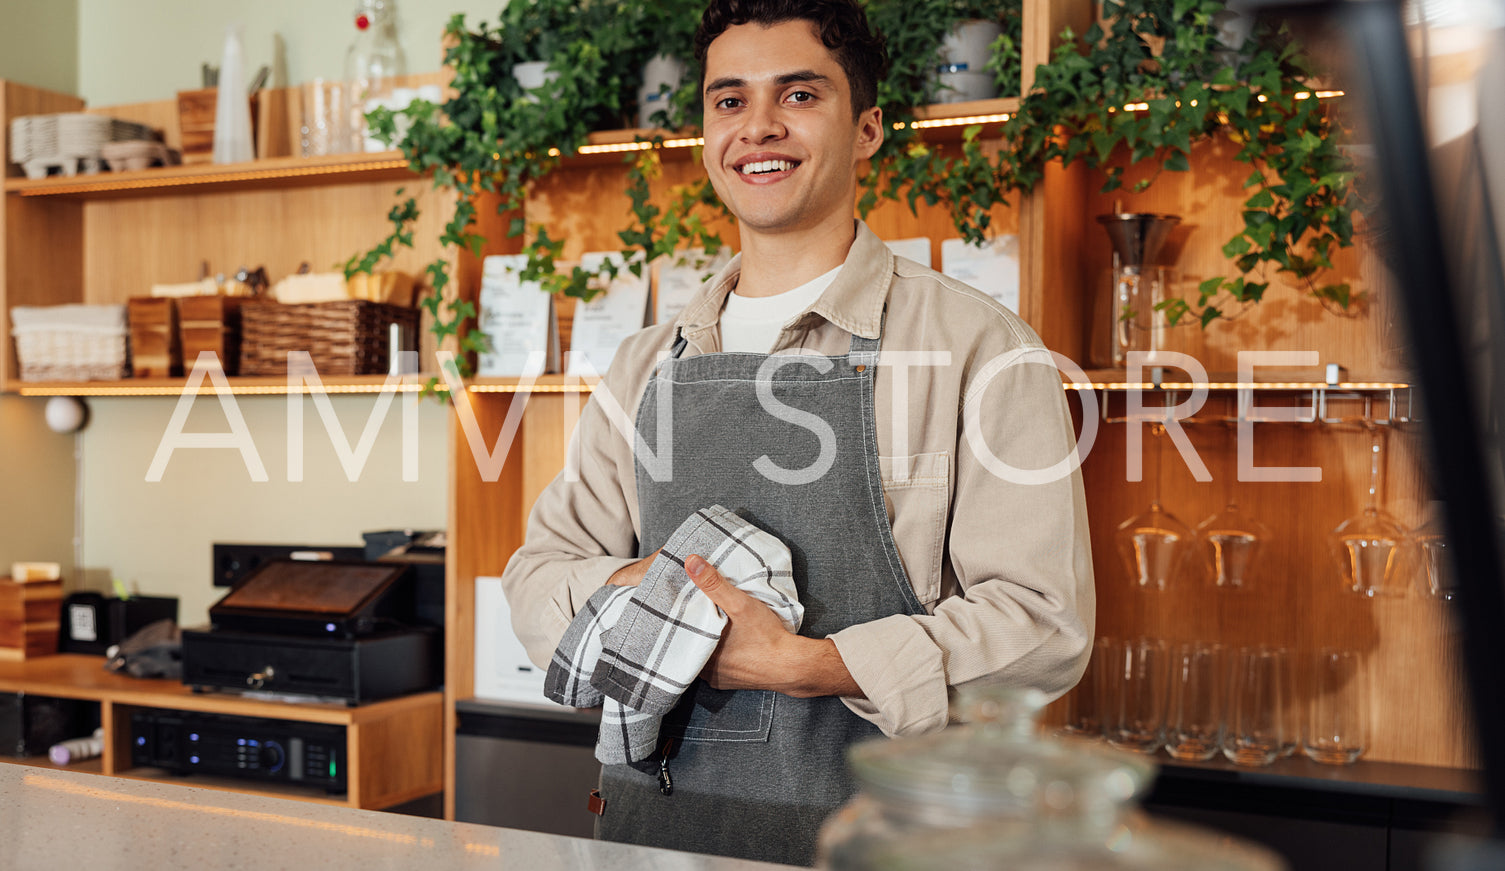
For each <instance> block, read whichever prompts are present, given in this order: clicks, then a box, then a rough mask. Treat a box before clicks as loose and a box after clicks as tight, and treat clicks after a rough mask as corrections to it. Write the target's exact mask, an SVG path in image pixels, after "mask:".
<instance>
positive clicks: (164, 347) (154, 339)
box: [127, 296, 183, 378]
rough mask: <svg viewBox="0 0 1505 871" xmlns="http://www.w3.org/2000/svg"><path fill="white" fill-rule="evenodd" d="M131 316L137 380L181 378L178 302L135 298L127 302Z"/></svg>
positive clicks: (162, 298)
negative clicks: (172, 376)
mask: <svg viewBox="0 0 1505 871" xmlns="http://www.w3.org/2000/svg"><path fill="white" fill-rule="evenodd" d="M127 317H128V318H129V320H130V325H131V374H132V375H133V376H135V377H137V378H165V377H167V376H169V375H181V374H182V373H183V358H182V356H181V355H180V354H179V352H178V307H177V300H175V299H173V298H171V297H161V298H157V297H147V296H138V297H134V298H132V299H131V300H130V301H129V302H128V303H127Z"/></svg>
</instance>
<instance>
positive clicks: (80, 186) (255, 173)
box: [6, 159, 408, 197]
mask: <svg viewBox="0 0 1505 871" xmlns="http://www.w3.org/2000/svg"><path fill="white" fill-rule="evenodd" d="M407 166H408V162H407V161H406V160H403V159H387V160H373V161H365V162H354V163H337V164H332V165H325V166H288V167H278V168H273V169H247V170H240V171H230V172H216V173H211V174H206V175H182V174H180V173H179V172H177V171H174V170H172V169H165V170H164V169H148V170H141V172H146V173H152V174H153V175H152V177H149V178H111V177H110V175H111V174H110V173H101V174H100V175H99V176H97V177H94V178H92V179H90V180H89V181H76V180H74V179H68V180H66V181H65V180H63V179H60V178H57V177H53V178H49V179H43V180H40V182H41V183H40V184H39V183H37V182H36V181H33V180H31V179H16V180H14V181H12V182H8V183H7V184H6V187H8V188H12V189H19V191H20V193H21V196H23V197H40V196H62V195H64V194H89V193H100V192H104V191H132V190H148V189H151V188H161V187H189V186H192V185H205V184H226V183H241V182H251V181H265V180H268V179H279V178H300V177H303V176H323V175H332V174H336V173H348V172H380V171H385V170H393V169H406V168H407ZM28 182H30V183H29V184H28Z"/></svg>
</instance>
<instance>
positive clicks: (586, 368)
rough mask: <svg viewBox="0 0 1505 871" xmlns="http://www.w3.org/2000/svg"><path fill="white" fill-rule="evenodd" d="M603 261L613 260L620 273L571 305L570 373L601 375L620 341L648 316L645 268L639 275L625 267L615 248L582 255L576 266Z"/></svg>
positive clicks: (591, 268) (596, 265) (589, 267)
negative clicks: (586, 298)
mask: <svg viewBox="0 0 1505 871" xmlns="http://www.w3.org/2000/svg"><path fill="white" fill-rule="evenodd" d="M607 260H611V261H615V262H616V263H617V264H618V266H619V268H620V272H618V274H617V278H616V280H615V281H613V282H612V283H611V286H610V287H609V288H607V290H606V292H605V293H602V294H599V295H598V296H597V297H596V298H595V299H593V300H591V301H590V302H588V303H582V304H580V305H577V306H576V307H575V323H574V326H573V328H572V329H571V332H570V353H569V358H570V359H569V364H568V366H567V367H566V371H567V372H568V373H569V374H571V375H604V374H606V369H607V367H609V366H610V365H611V359H612V357H614V356H616V353H617V346H618V345H621V344H622V340H623V339H625V338H627V337H628V336H630V335H632V334H633V333H635V332H637V331H638V330H641V329H642V328H643V320H644V318H646V317H647V315H648V270H646V269H644V270H643V274H642V276H641V277H639V276H636V275H633V274H632V272H631V271H630V270H629V269H628V268H627V266H626V264H625V262H624V258H623V257H622V254H621V252H619V251H610V252H605V253H600V252H597V253H591V254H586V255H584V256H582V257H581V258H580V265H581V267H582V268H584V269H585V270H586V271H594V270H596V269H599V268H600V267H601V264H602V263H603V262H605V261H607Z"/></svg>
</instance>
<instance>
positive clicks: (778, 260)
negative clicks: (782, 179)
mask: <svg viewBox="0 0 1505 871" xmlns="http://www.w3.org/2000/svg"><path fill="white" fill-rule="evenodd" d="M856 239H857V224H856V222H855V221H853V220H851V219H850V218H848V219H846V220H843V221H831V222H828V223H827V225H825V226H822V227H819V228H817V229H816V230H813V231H811V230H805V231H801V232H798V233H781V234H777V235H765V234H761V233H756V232H751V233H750V232H746V230H745V229H744V232H743V233H742V237H741V242H742V268H741V275H740V276H739V277H738V279H737V288H736V293H737V294H738V295H740V296H774V295H776V294H780V293H783V292H785V291H788V290H793V289H794V288H796V287H799V286H800V285H802V284H805V283H806V282H809V281H812V280H814V279H816V278H819V277H820V276H822V275H825V274H826V273H827V272H830V271H831V270H833V269H835V268H836V267H838V266H840V265H841V264H842V263H844V262H845V261H846V259H847V252H848V251H850V250H851V248H852V243H853V242H854V241H856Z"/></svg>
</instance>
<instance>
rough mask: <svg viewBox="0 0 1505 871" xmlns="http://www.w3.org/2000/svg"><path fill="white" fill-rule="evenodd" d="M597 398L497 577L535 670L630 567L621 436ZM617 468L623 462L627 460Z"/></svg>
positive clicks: (632, 550) (632, 538) (632, 549)
mask: <svg viewBox="0 0 1505 871" xmlns="http://www.w3.org/2000/svg"><path fill="white" fill-rule="evenodd" d="M611 381H612V378H611V376H610V375H608V377H607V383H608V384H609V383H610V382H611ZM608 389H610V388H609V387H608ZM601 393H602V390H601V388H598V389H597V390H596V391H595V392H594V393H593V394H592V396H591V399H590V401H589V402H587V403H586V405H585V408H584V409H583V410H582V411H581V415H580V420H579V423H578V425H577V426H576V428H575V432H574V434H573V435H572V436H571V438H570V445H569V455H568V457H569V458H568V460H567V462H566V468H565V469H564V471H561V472H560V473H559V474H558V475H556V476H555V477H554V480H553V481H551V482H550V483H549V485H548V487H546V488H545V489H544V491H543V493H541V494H540V495H539V497H538V500H537V501H536V502H535V503H534V505H533V510H532V512H531V513H530V514H529V515H528V527H527V535H526V538H525V539H524V541H523V545H522V547H520V548H518V549H517V551H516V552H514V553H513V555H512V558H511V559H510V560H508V562H507V568H506V570H505V571H503V573H502V589H503V591H504V592H505V593H506V596H507V603H508V606H509V607H510V609H511V611H512V628H513V630H514V631H515V632H516V633H517V637H518V640H519V641H521V642H522V644H523V648H524V649H525V650H526V651H527V653H528V658H529V659H531V660H532V661H533V663H534V664H535V665H537V666H538V667H539V668H547V667H548V665H549V660H550V659H551V658H552V657H553V655H554V648H555V647H557V646H558V644H559V640H560V639H561V638H563V637H564V632H565V629H566V628H568V627H569V625H570V621H571V620H572V619H574V616H575V613H576V612H577V611H578V610H579V608H580V607H581V606H582V605H584V603H585V601H586V600H587V599H589V598H590V597H591V594H593V593H595V592H596V591H597V590H599V589H600V588H601V586H602V585H603V584H605V583H606V580H607V578H609V577H611V575H612V573H613V572H615V571H616V570H617V569H619V568H621V567H623V566H625V565H629V564H631V563H633V562H635V561H636V556H635V554H636V552H637V535H636V533H635V531H634V528H633V521H632V514H631V512H630V511H629V508H628V502H627V496H626V494H625V493H624V491H623V487H622V484H621V481H622V480H623V479H622V477H621V476H622V475H624V474H625V475H629V476H630V475H632V474H633V470H632V468H630V467H629V468H625V469H624V468H622V465H623V463H624V460H623V458H622V454H623V452H622V451H621V450H619V445H620V444H621V443H622V441H621V439H622V436H621V435H620V433H619V432H618V431H617V429H616V428H615V427H614V425H613V423H612V421H611V420H610V419H609V418H608V416H607V414H606V411H605V409H604V408H603V407H602V404H601V402H600V400H599V396H600V394H601ZM625 461H626V462H628V463H630V462H631V457H630V455H628V456H627V457H626V460H625ZM576 470H578V474H574V473H573V472H575V471H576Z"/></svg>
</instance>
